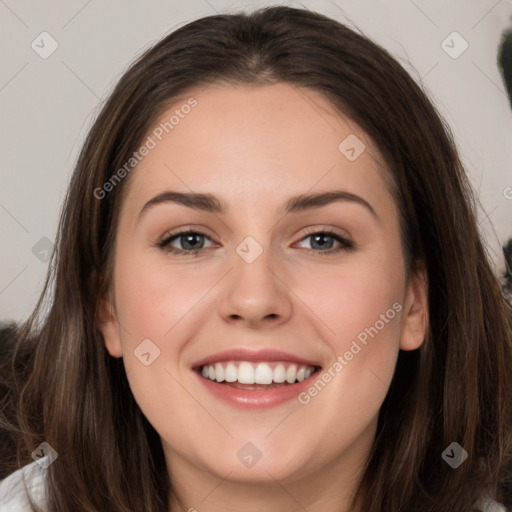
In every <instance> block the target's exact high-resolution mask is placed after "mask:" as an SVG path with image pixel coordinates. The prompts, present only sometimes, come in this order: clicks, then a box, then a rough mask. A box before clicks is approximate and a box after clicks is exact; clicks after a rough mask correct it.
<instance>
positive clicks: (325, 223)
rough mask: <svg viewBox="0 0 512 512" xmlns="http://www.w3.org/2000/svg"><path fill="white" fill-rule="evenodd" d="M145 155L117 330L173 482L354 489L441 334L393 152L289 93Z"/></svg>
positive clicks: (133, 196) (109, 330)
mask: <svg viewBox="0 0 512 512" xmlns="http://www.w3.org/2000/svg"><path fill="white" fill-rule="evenodd" d="M191 98H193V99H191ZM186 105H188V107H187V106H186ZM173 115H174V117H173V118H172V119H171V116H173ZM170 119H171V120H170ZM166 122H167V125H166V124H165V123H166ZM150 139H151V140H150ZM143 144H144V145H145V146H146V150H141V151H140V152H139V157H140V163H139V164H138V166H137V168H136V169H135V170H133V171H132V172H133V175H132V176H130V181H129V183H127V187H128V188H127V190H125V192H126V195H125V199H124V201H123V204H122V208H121V211H120V217H119V224H118V231H117V239H116V245H115V264H114V274H113V284H112V287H113V288H112V293H113V296H114V301H113V303H112V308H110V303H109V302H108V300H107V298H104V302H103V309H102V316H101V329H102V332H103V335H104V338H105V342H106V346H107V348H108V350H109V352H110V354H111V355H113V356H115V357H120V356H122V357H123V359H124V364H125V367H126V371H127V375H128V379H129V382H130V386H131V389H132V392H133V394H134V396H135V399H136V401H137V402H138V404H139V406H140V408H141V410H142V411H143V413H144V414H145V416H146V417H147V418H148V420H149V421H150V423H151V424H152V425H153V426H154V428H155V429H156V431H157V432H158V433H159V435H160V436H161V439H162V443H163V447H164V451H165V454H166V458H167V462H168V466H169V470H170V473H171V475H175V478H177V479H179V478H185V475H193V474H194V472H196V471H202V472H203V474H208V475H210V476H211V477H212V482H213V481H215V482H217V483H218V482H219V479H220V478H222V479H226V478H227V479H228V480H230V481H239V482H243V481H245V482H272V481H274V479H276V480H277V481H279V482H281V483H282V484H284V483H292V482H298V481H307V482H309V483H310V484H311V485H313V482H315V481H316V480H315V476H319V475H321V476H322V481H323V482H324V485H325V483H326V482H327V480H325V478H326V477H327V473H328V472H332V473H333V475H334V474H335V475H337V476H336V478H341V477H342V475H345V478H347V479H350V478H354V477H355V475H356V474H357V470H358V469H359V468H360V466H361V464H362V463H363V462H364V457H365V456H366V455H367V454H368V451H369V450H370V447H371V443H372V441H373V438H374V435H375V429H376V425H377V415H378V412H379V408H380V406H381V404H382V402H383V400H384V398H385V395H386V393H387V391H388V387H389V385H390V382H391V379H392V376H393V372H394V368H395V363H396V360H397V355H398V350H399V349H400V348H402V349H404V350H412V349H415V348H418V347H419V345H420V344H421V343H422V341H423V338H424V334H425V323H426V320H425V316H426V314H425V310H426V306H425V287H424V282H423V281H422V280H420V279H418V280H412V281H410V282H407V281H406V269H405V266H404V256H403V253H402V248H401V241H400V232H399V220H398V211H397V206H396V204H395V202H394V200H393V197H392V195H391V193H390V191H389V189H388V186H387V185H386V181H385V176H386V173H387V172H388V171H387V170H386V168H385V167H384V163H383V159H382V157H381V155H380V154H379V153H378V151H377V149H376V147H375V146H374V144H373V143H372V141H371V140H370V139H369V137H368V136H367V135H366V133H365V132H363V131H362V130H361V129H360V128H358V126H357V125H356V124H355V123H354V122H353V121H351V120H349V119H346V118H343V117H342V116H340V115H339V114H337V113H336V112H335V111H334V110H333V109H332V107H331V106H330V104H329V103H328V102H327V101H326V100H324V99H323V97H321V96H319V95H318V94H316V93H314V92H312V91H308V90H299V89H297V88H295V87H292V86H290V85H286V84H276V85H271V86H258V87H249V86H246V87H231V86H229V87H228V86H226V87H218V88H211V89H207V90H197V91H196V92H194V93H193V94H191V95H190V96H188V97H185V98H184V99H183V101H180V102H177V103H176V104H174V106H173V107H172V108H171V109H169V110H168V111H167V112H166V113H165V114H164V115H162V116H161V118H160V119H159V120H158V122H157V123H156V124H155V126H154V127H153V128H152V129H151V130H150V131H149V132H148V134H147V136H146V138H145V139H144V141H143ZM144 155H145V156H144ZM139 157H137V158H139ZM117 186H120V185H117ZM334 192H336V195H335V194H334ZM172 193H174V194H175V195H174V196H173V195H172ZM177 194H183V196H179V197H181V199H180V200H177V198H178V195H177ZM193 194H207V195H208V197H207V199H204V198H203V199H201V198H199V197H197V196H193ZM321 194H331V195H330V196H329V195H325V196H320V195H321ZM315 197H316V198H317V199H315ZM173 199H175V200H173ZM221 206H222V207H223V208H220V207H221ZM218 207H219V208H218ZM184 230H190V231H193V232H194V233H195V234H189V235H183V236H181V237H180V236H179V233H180V232H181V231H184ZM325 231H329V232H332V233H329V234H325ZM194 249H200V250H199V252H198V253H197V254H190V253H191V252H192V251H193V250H194ZM179 250H181V251H182V253H175V252H173V251H179ZM224 352H226V353H224ZM223 353H224V354H223ZM205 363H210V364H211V368H210V367H209V365H207V366H206V369H203V368H204V364H205ZM319 368H320V369H319ZM315 370H316V371H315ZM313 371H315V372H314V373H311V372H313ZM203 372H204V375H207V377H204V376H203V375H202V373H203ZM308 376H309V377H308ZM210 379H214V380H210ZM226 379H227V380H229V381H232V382H227V381H226ZM254 379H257V381H258V382H259V383H260V384H250V383H251V382H254ZM217 380H219V381H221V380H222V382H217ZM283 380H284V382H283ZM214 381H215V382H214ZM275 381H277V382H275ZM288 381H290V382H288ZM296 381H301V382H296ZM269 382H274V384H269ZM293 382H296V383H293Z"/></svg>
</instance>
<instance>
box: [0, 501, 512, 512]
mask: <svg viewBox="0 0 512 512" xmlns="http://www.w3.org/2000/svg"><path fill="white" fill-rule="evenodd" d="M480 507H481V510H482V512H507V509H506V508H505V507H504V506H503V505H501V504H500V503H498V502H497V501H494V500H492V499H490V498H486V499H483V500H482V501H481V502H480ZM0 512H1V511H0Z"/></svg>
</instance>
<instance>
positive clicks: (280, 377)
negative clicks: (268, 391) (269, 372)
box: [272, 363, 286, 384]
mask: <svg viewBox="0 0 512 512" xmlns="http://www.w3.org/2000/svg"><path fill="white" fill-rule="evenodd" d="M272 378H273V380H274V382H277V383H279V384H280V383H282V382H284V381H285V379H286V371H285V369H284V366H283V365H282V364H281V363H279V364H278V365H277V366H276V367H275V368H274V373H273V377H272Z"/></svg>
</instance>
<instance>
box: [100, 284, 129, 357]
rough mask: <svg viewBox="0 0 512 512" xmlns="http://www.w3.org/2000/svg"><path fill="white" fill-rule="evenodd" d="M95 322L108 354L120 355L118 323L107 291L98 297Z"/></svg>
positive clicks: (121, 352)
mask: <svg viewBox="0 0 512 512" xmlns="http://www.w3.org/2000/svg"><path fill="white" fill-rule="evenodd" d="M97 322H98V327H99V329H100V331H101V334H103V340H104V341H105V346H106V348H107V350H108V352H109V354H110V355H111V356H112V357H122V356H123V347H122V344H121V337H120V335H119V333H120V329H119V323H118V322H117V319H116V315H115V309H114V306H113V301H112V299H111V297H110V293H108V292H107V293H105V295H103V296H102V298H101V299H100V303H99V307H98V313H97Z"/></svg>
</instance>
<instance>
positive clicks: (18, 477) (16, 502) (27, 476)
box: [0, 462, 46, 512]
mask: <svg viewBox="0 0 512 512" xmlns="http://www.w3.org/2000/svg"><path fill="white" fill-rule="evenodd" d="M45 471H46V469H43V468H42V467H41V466H39V464H37V462H32V464H28V465H27V466H24V467H22V468H21V469H18V471H15V472H14V473H12V474H11V475H9V476H8V477H7V478H5V479H4V480H2V481H1V482H0V512H30V511H31V510H32V508H31V507H30V502H29V500H28V494H27V491H28V493H29V494H30V497H31V498H32V501H33V502H34V503H35V504H36V505H37V506H38V507H40V508H41V509H42V510H46V500H45V491H44V473H45ZM25 486H26V487H25Z"/></svg>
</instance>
